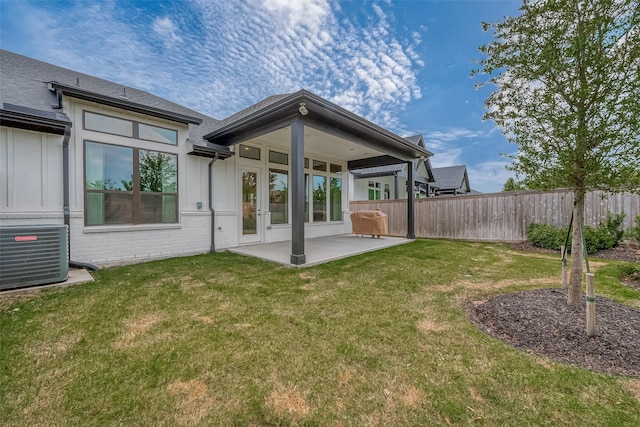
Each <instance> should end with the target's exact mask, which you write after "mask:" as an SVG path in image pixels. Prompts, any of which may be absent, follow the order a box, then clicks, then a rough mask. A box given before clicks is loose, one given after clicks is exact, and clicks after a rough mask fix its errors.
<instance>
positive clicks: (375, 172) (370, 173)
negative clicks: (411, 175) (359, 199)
mask: <svg viewBox="0 0 640 427" xmlns="http://www.w3.org/2000/svg"><path fill="white" fill-rule="evenodd" d="M405 168H406V164H404V163H399V164H397V165H388V166H377V167H373V168H363V169H354V170H352V171H351V173H352V174H353V175H354V176H355V178H356V179H359V178H374V177H377V176H388V175H393V174H395V173H399V172H402V171H404V169H405Z"/></svg>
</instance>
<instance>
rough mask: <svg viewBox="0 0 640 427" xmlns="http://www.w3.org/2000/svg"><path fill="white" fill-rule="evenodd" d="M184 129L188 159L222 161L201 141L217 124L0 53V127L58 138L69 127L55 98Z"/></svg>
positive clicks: (223, 151) (216, 149) (137, 93)
mask: <svg viewBox="0 0 640 427" xmlns="http://www.w3.org/2000/svg"><path fill="white" fill-rule="evenodd" d="M62 95H65V96H69V97H73V98H78V99H84V100H88V101H93V102H97V103H100V104H103V105H109V106H112V107H117V108H121V109H124V110H127V111H133V112H137V113H142V114H146V115H149V116H152V117H158V118H162V119H166V120H171V121H175V122H177V123H182V124H188V126H189V140H188V142H189V143H191V144H193V147H192V151H191V153H189V154H194V155H198V156H204V157H220V158H226V157H229V156H231V155H232V154H233V153H232V152H231V151H229V149H228V148H226V147H220V146H217V145H216V144H212V143H209V142H206V141H204V140H203V138H202V136H203V135H204V134H205V133H206V131H205V130H206V129H213V128H215V127H216V126H217V125H218V123H219V120H217V119H214V118H213V117H209V116H207V115H205V114H202V113H199V112H197V111H194V110H191V109H190V108H187V107H184V106H182V105H179V104H176V103H175V102H171V101H168V100H166V99H164V98H161V97H159V96H156V95H153V94H151V93H149V92H145V91H143V90H139V89H135V88H132V87H129V86H125V85H121V84H119V83H114V82H111V81H108V80H104V79H100V78H97V77H94V76H90V75H88V74H84V73H79V72H77V71H73V70H70V69H67V68H63V67H58V66H56V65H53V64H49V63H46V62H43V61H38V60H36V59H33V58H28V57H26V56H22V55H19V54H17V53H13V52H9V51H7V50H2V49H0V124H2V125H5V126H10V127H17V128H22V129H29V130H35V131H40V132H49V133H54V134H64V132H65V129H66V128H68V127H69V126H72V125H73V123H72V121H71V120H70V119H69V117H67V116H66V114H64V113H63V111H62V108H61V105H60V104H61V96H62Z"/></svg>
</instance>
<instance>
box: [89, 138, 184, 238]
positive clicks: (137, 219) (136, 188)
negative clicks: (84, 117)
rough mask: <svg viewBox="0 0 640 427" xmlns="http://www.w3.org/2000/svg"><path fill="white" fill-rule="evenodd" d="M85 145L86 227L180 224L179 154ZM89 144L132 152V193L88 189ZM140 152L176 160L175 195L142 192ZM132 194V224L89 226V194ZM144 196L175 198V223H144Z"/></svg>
mask: <svg viewBox="0 0 640 427" xmlns="http://www.w3.org/2000/svg"><path fill="white" fill-rule="evenodd" d="M82 142H83V144H82V148H83V156H82V163H83V177H82V181H83V202H84V209H83V211H84V225H85V227H118V226H130V225H136V226H138V225H142V226H150V225H151V226H153V225H175V224H179V223H180V191H179V188H180V185H179V177H180V174H179V167H180V165H179V161H178V160H179V159H178V157H179V155H178V153H171V152H167V151H161V150H151V149H148V148H143V147H132V146H128V145H121V144H113V143H109V142H102V141H95V140H93V139H83V141H82ZM87 143H91V144H98V145H104V146H110V147H118V148H127V149H130V150H131V156H132V169H133V170H132V176H131V186H132V189H131V191H120V190H92V189H88V188H87ZM140 151H146V152H152V153H161V154H166V155H169V156H172V157H174V158H175V167H176V171H175V179H176V182H175V187H176V191H175V193H170V192H164V191H163V192H155V191H154V192H152V191H141V190H140ZM109 193H111V194H130V195H131V198H132V200H131V222H130V223H129V222H127V223H118V224H105V223H102V224H88V222H87V220H88V218H89V215H88V208H89V203H88V195H89V194H109ZM144 195H159V196H172V197H174V198H175V210H174V216H175V221H173V222H143V221H142V218H143V212H142V206H143V203H142V197H143V196H144Z"/></svg>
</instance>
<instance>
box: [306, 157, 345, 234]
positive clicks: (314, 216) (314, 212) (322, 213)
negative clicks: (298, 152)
mask: <svg viewBox="0 0 640 427" xmlns="http://www.w3.org/2000/svg"><path fill="white" fill-rule="evenodd" d="M309 166H311V169H312V170H313V171H314V173H313V174H306V173H305V176H304V187H305V218H306V219H305V220H306V221H307V222H308V221H309V220H311V221H312V222H327V221H343V213H342V196H343V193H342V178H341V175H342V170H343V166H342V165H340V164H335V163H329V162H326V161H322V160H317V159H310V160H309V159H307V158H305V169H309ZM309 193H311V194H309ZM310 197H311V200H309V198H310ZM309 210H311V214H310V213H309Z"/></svg>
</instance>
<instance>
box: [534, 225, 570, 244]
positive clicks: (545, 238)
mask: <svg viewBox="0 0 640 427" xmlns="http://www.w3.org/2000/svg"><path fill="white" fill-rule="evenodd" d="M567 230H568V228H567V227H565V228H558V227H555V226H553V225H549V224H536V223H535V222H534V223H532V224H529V226H528V227H527V240H528V241H529V242H531V243H532V244H534V245H535V246H538V247H540V248H547V249H560V246H562V245H564V242H565V239H566V237H567ZM569 242H571V237H569ZM569 245H570V243H569Z"/></svg>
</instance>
